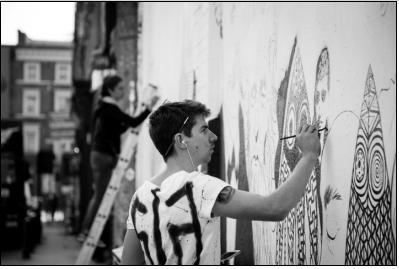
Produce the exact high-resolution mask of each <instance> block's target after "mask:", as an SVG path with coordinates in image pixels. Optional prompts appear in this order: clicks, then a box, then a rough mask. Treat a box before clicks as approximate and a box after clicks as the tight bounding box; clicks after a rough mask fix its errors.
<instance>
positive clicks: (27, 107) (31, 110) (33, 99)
mask: <svg viewBox="0 0 399 269" xmlns="http://www.w3.org/2000/svg"><path fill="white" fill-rule="evenodd" d="M22 106H23V107H22V114H23V115H29V116H38V115H39V114H40V90H38V89H24V90H23V96H22Z"/></svg>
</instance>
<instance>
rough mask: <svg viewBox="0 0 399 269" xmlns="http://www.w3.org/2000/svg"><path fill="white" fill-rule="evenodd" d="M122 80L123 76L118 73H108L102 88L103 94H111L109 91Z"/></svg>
mask: <svg viewBox="0 0 399 269" xmlns="http://www.w3.org/2000/svg"><path fill="white" fill-rule="evenodd" d="M121 81H122V78H121V77H120V76H117V75H108V76H106V77H105V78H104V80H103V86H102V88H101V96H102V97H105V96H110V93H109V91H110V90H113V89H114V88H115V86H116V85H118V83H119V82H121Z"/></svg>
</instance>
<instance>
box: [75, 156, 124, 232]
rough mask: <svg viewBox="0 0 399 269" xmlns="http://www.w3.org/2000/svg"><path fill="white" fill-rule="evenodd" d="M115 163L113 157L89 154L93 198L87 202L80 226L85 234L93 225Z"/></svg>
mask: <svg viewBox="0 0 399 269" xmlns="http://www.w3.org/2000/svg"><path fill="white" fill-rule="evenodd" d="M116 161H117V159H116V157H114V156H111V155H108V154H105V153H101V152H98V151H92V152H91V155H90V165H91V169H92V171H93V196H92V197H91V200H90V202H89V206H88V208H87V210H86V216H85V218H84V220H83V224H82V231H83V232H84V233H86V234H87V233H88V232H89V230H90V226H91V225H92V223H93V220H94V218H95V216H96V213H97V210H98V208H99V207H100V204H101V201H102V198H103V196H104V194H105V191H106V190H107V186H108V183H109V181H110V179H111V176H112V171H113V169H114V167H115V165H116Z"/></svg>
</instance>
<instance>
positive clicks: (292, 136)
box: [280, 127, 328, 140]
mask: <svg viewBox="0 0 399 269" xmlns="http://www.w3.org/2000/svg"><path fill="white" fill-rule="evenodd" d="M324 130H326V131H328V128H327V127H324V128H322V129H319V130H318V132H319V133H320V132H321V131H324ZM294 137H296V135H291V136H286V137H282V138H280V140H285V139H289V138H294Z"/></svg>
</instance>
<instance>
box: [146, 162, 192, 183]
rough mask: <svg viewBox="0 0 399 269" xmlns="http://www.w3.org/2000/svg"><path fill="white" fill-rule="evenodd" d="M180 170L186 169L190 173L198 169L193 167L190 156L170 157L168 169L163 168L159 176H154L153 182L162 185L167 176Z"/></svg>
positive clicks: (167, 163)
mask: <svg viewBox="0 0 399 269" xmlns="http://www.w3.org/2000/svg"><path fill="white" fill-rule="evenodd" d="M180 171H186V172H188V173H191V172H193V171H197V169H196V168H194V167H193V165H192V163H191V161H190V160H189V159H188V157H187V158H186V157H185V156H180V157H179V156H172V157H169V159H168V160H167V162H166V169H165V170H163V171H162V172H161V173H160V174H159V175H158V176H156V177H154V179H153V183H155V184H156V185H158V186H160V185H161V184H162V182H163V181H164V180H165V179H166V178H168V177H169V176H171V175H173V174H175V173H177V172H180Z"/></svg>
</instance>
